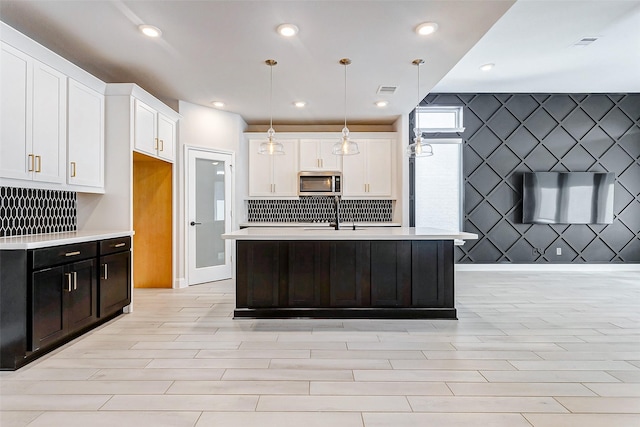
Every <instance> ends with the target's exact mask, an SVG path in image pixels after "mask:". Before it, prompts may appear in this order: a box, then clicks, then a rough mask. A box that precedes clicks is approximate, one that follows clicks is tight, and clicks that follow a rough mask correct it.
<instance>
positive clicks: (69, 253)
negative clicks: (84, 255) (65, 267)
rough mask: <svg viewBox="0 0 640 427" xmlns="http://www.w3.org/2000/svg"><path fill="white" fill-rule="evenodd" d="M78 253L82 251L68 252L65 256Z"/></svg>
mask: <svg viewBox="0 0 640 427" xmlns="http://www.w3.org/2000/svg"><path fill="white" fill-rule="evenodd" d="M76 255H80V251H74V252H67V253H66V254H64V256H76Z"/></svg>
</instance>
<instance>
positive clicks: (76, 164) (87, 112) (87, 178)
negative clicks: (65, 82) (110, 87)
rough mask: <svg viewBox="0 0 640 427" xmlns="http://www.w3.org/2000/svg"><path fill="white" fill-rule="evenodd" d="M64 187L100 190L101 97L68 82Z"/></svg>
mask: <svg viewBox="0 0 640 427" xmlns="http://www.w3.org/2000/svg"><path fill="white" fill-rule="evenodd" d="M67 111H68V128H67V129H68V135H67V146H68V152H67V159H68V165H67V184H69V185H77V186H83V187H95V188H103V187H104V95H102V94H101V93H98V92H96V91H94V90H92V89H90V88H88V87H86V86H85V85H83V84H81V83H78V82H76V81H75V80H72V79H69V92H68V110H67Z"/></svg>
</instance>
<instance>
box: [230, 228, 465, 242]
mask: <svg viewBox="0 0 640 427" xmlns="http://www.w3.org/2000/svg"><path fill="white" fill-rule="evenodd" d="M340 227H341V228H340V230H334V229H333V228H332V227H314V226H309V227H291V228H284V227H282V228H281V227H265V228H260V227H251V228H245V229H242V230H238V231H234V232H232V233H227V234H223V235H222V238H223V239H230V240H457V241H460V240H474V239H477V238H478V235H477V234H473V233H465V232H463V231H449V230H440V229H438V228H426V227H424V228H423V227H418V228H415V227H356V230H353V229H352V228H351V227H349V224H341V225H340Z"/></svg>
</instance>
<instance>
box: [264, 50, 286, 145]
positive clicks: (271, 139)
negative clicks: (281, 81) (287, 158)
mask: <svg viewBox="0 0 640 427" xmlns="http://www.w3.org/2000/svg"><path fill="white" fill-rule="evenodd" d="M264 63H265V64H267V65H268V66H269V68H270V70H271V71H270V80H269V116H270V118H269V130H267V141H265V142H263V143H262V144H260V149H259V150H258V154H267V155H270V156H277V155H283V154H284V146H283V145H282V144H281V143H279V142H278V141H276V138H275V134H276V131H275V130H273V107H272V105H271V104H272V102H273V67H274V66H275V65H276V64H277V63H278V62H277V61H276V60H275V59H267V60H266V61H264Z"/></svg>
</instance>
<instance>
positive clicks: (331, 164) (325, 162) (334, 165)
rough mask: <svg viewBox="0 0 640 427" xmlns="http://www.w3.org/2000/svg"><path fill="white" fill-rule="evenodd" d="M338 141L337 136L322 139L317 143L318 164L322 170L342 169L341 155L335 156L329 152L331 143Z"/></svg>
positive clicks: (331, 146) (331, 148)
mask: <svg viewBox="0 0 640 427" xmlns="http://www.w3.org/2000/svg"><path fill="white" fill-rule="evenodd" d="M338 141H339V138H335V139H324V140H321V141H320V142H319V144H318V153H319V157H320V166H321V167H322V169H323V170H327V171H341V170H342V156H336V155H335V154H331V151H332V150H333V145H334V144H335V143H336V142H338Z"/></svg>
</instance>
